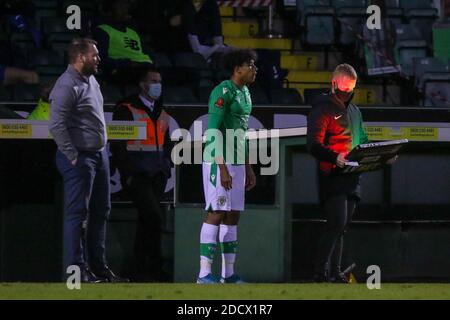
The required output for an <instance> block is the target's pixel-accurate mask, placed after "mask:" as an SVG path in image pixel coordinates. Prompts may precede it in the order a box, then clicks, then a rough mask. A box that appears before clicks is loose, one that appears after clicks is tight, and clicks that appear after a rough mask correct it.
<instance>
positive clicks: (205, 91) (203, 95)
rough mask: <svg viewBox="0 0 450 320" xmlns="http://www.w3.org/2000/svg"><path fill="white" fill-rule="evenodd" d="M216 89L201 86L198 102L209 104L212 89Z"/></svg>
mask: <svg viewBox="0 0 450 320" xmlns="http://www.w3.org/2000/svg"><path fill="white" fill-rule="evenodd" d="M213 89H214V87H212V86H211V87H199V88H198V90H197V92H198V102H199V103H202V104H203V103H204V104H207V103H208V101H209V96H210V94H211V91H212V90H213Z"/></svg>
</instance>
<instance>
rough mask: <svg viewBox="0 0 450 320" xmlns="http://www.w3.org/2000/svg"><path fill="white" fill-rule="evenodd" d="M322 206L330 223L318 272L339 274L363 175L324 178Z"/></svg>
mask: <svg viewBox="0 0 450 320" xmlns="http://www.w3.org/2000/svg"><path fill="white" fill-rule="evenodd" d="M319 187H320V194H321V204H322V208H323V210H324V213H325V216H326V219H327V224H326V228H325V233H324V234H323V235H322V238H321V239H320V241H319V246H318V251H317V256H316V260H315V267H314V268H315V273H316V274H328V275H330V276H334V275H337V274H338V273H339V272H341V260H342V251H343V248H344V235H345V233H346V231H347V229H348V227H349V225H350V222H351V220H352V216H353V213H354V212H355V208H356V204H357V203H358V201H359V197H360V196H359V194H360V185H359V176H351V175H349V176H344V175H342V176H325V175H322V176H320V179H319Z"/></svg>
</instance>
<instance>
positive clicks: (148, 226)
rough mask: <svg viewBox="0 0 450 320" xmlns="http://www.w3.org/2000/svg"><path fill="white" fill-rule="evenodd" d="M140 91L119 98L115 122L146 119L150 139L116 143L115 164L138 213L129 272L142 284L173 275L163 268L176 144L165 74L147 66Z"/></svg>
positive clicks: (114, 143) (132, 277) (113, 144)
mask: <svg viewBox="0 0 450 320" xmlns="http://www.w3.org/2000/svg"><path fill="white" fill-rule="evenodd" d="M138 79H139V87H140V93H139V94H137V95H134V96H131V97H129V98H126V99H125V100H123V101H121V102H119V103H118V104H117V107H116V109H115V111H114V113H113V120H126V121H143V122H145V123H146V127H147V138H146V139H145V140H135V141H134V140H130V141H113V142H111V151H112V154H113V160H114V164H115V165H116V166H117V167H118V169H119V172H120V175H121V183H122V186H123V187H124V188H125V189H128V190H129V193H128V194H129V196H130V197H131V199H132V200H133V204H134V206H135V207H136V209H137V211H138V221H137V226H136V228H137V229H136V237H135V245H134V258H133V259H132V261H133V265H132V267H131V274H130V275H129V276H130V278H131V279H132V280H133V281H137V282H148V281H151V282H154V281H157V282H165V281H168V280H169V278H168V276H166V273H165V272H164V270H163V269H162V255H161V217H163V216H165V207H162V206H161V205H160V203H161V200H162V197H163V195H164V192H165V188H166V184H167V180H168V178H169V176H170V173H171V172H170V171H171V166H172V162H171V157H170V153H171V149H172V143H171V141H170V137H169V128H168V127H169V126H168V124H169V115H168V114H167V113H166V112H165V111H164V109H163V106H162V102H161V100H160V96H161V92H162V87H161V75H160V74H159V72H157V71H156V70H155V69H153V68H151V67H150V68H148V69H145V70H142V72H141V74H140V76H139V77H138Z"/></svg>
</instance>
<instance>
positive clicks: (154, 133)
mask: <svg viewBox="0 0 450 320" xmlns="http://www.w3.org/2000/svg"><path fill="white" fill-rule="evenodd" d="M125 106H126V107H127V108H128V110H130V112H131V114H132V115H133V120H134V121H144V122H146V123H147V139H145V140H130V141H128V143H127V150H128V151H162V148H160V147H162V146H164V137H165V134H166V130H167V126H165V125H163V124H162V122H161V121H159V120H158V121H157V122H156V127H155V123H154V121H153V120H152V119H151V118H150V117H149V115H148V114H147V112H145V110H142V109H137V108H134V107H133V106H131V104H125Z"/></svg>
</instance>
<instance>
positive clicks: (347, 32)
mask: <svg viewBox="0 0 450 320" xmlns="http://www.w3.org/2000/svg"><path fill="white" fill-rule="evenodd" d="M332 5H333V7H334V8H335V10H336V13H337V17H338V21H339V24H340V35H339V42H340V43H341V44H342V45H351V44H353V43H354V42H355V40H356V34H361V32H362V29H363V26H364V25H365V21H366V19H367V13H366V10H367V5H366V0H332Z"/></svg>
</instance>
